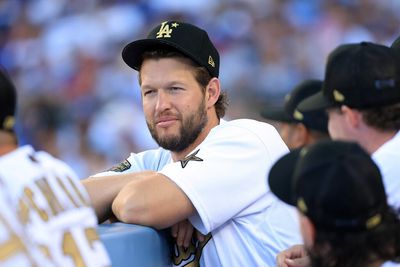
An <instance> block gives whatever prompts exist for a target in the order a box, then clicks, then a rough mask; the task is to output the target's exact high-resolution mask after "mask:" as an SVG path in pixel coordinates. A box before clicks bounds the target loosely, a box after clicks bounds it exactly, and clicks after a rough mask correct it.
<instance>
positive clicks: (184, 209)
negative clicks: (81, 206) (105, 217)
mask: <svg viewBox="0 0 400 267" xmlns="http://www.w3.org/2000/svg"><path fill="white" fill-rule="evenodd" d="M127 176H128V177H130V178H131V181H130V182H129V183H127V184H126V185H125V186H123V188H122V189H121V190H120V191H119V193H118V194H117V196H116V197H115V199H114V200H113V203H112V211H113V212H114V214H115V216H116V217H117V218H118V219H119V220H120V221H122V222H125V223H134V224H141V225H146V226H151V227H155V228H157V229H163V228H167V227H170V226H172V225H174V224H176V223H178V222H180V221H182V220H184V219H186V218H188V217H190V216H191V215H193V214H194V213H195V208H194V206H193V204H192V202H191V201H190V200H189V198H188V197H187V196H186V194H185V193H184V192H183V191H182V190H181V189H180V188H179V187H178V186H177V185H176V184H175V183H174V182H173V181H172V180H170V179H169V178H168V177H166V176H165V175H163V174H160V173H157V172H139V173H130V174H128V175H127Z"/></svg>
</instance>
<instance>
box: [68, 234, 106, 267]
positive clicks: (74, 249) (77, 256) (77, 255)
mask: <svg viewBox="0 0 400 267" xmlns="http://www.w3.org/2000/svg"><path fill="white" fill-rule="evenodd" d="M85 236H86V239H87V241H88V243H89V245H90V247H91V248H93V242H94V241H96V240H99V236H98V235H97V233H96V230H95V229H94V228H86V229H85ZM62 247H63V253H64V255H66V256H69V257H71V258H72V261H73V262H74V266H76V267H85V266H86V264H85V262H84V260H83V257H82V255H81V252H80V251H79V248H78V245H77V244H76V241H75V239H74V237H73V235H72V234H71V232H65V233H64V236H63V241H62Z"/></svg>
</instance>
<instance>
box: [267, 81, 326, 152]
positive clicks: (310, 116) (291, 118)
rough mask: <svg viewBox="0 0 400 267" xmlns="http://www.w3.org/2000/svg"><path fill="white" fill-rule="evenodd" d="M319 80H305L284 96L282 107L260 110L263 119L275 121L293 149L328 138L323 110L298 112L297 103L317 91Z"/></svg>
mask: <svg viewBox="0 0 400 267" xmlns="http://www.w3.org/2000/svg"><path fill="white" fill-rule="evenodd" d="M321 88H322V81H320V80H305V81H303V82H301V83H300V84H298V85H297V86H296V87H295V88H294V89H293V91H292V92H290V93H289V94H287V95H286V96H285V104H284V106H283V107H278V108H277V107H270V106H269V107H266V108H264V109H263V110H262V111H261V116H262V117H263V118H265V119H268V120H272V121H275V124H276V127H277V129H278V131H279V134H280V135H281V137H282V139H283V141H284V142H285V143H286V145H287V146H288V147H289V149H294V148H298V147H302V146H304V145H309V144H312V143H314V142H316V141H319V140H323V139H328V138H329V134H328V116H327V115H326V113H325V111H324V110H317V111H311V112H300V111H299V110H298V109H297V105H298V104H299V103H300V102H301V101H302V100H304V99H305V98H307V97H309V96H311V95H313V94H315V93H317V92H319V91H320V90H321Z"/></svg>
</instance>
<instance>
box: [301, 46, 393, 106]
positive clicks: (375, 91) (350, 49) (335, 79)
mask: <svg viewBox="0 0 400 267" xmlns="http://www.w3.org/2000/svg"><path fill="white" fill-rule="evenodd" d="M399 101H400V59H399V56H398V55H397V53H396V52H395V51H394V50H393V49H391V48H389V47H387V46H384V45H380V44H374V43H370V42H361V43H357V44H344V45H340V46H339V47H337V48H336V49H335V50H333V51H332V52H331V53H330V54H329V57H328V62H327V65H326V69H325V79H324V83H323V86H322V91H321V92H319V93H317V94H315V95H314V96H311V97H309V98H307V99H306V100H304V101H302V102H301V103H300V104H299V110H301V111H302V112H305V111H311V110H318V109H326V108H330V107H335V106H337V107H339V106H341V105H347V106H349V107H351V108H357V109H367V108H373V107H381V106H386V105H390V104H395V103H396V102H399Z"/></svg>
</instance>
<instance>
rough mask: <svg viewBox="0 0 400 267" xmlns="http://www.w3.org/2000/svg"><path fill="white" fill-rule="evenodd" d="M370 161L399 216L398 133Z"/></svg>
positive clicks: (389, 265)
mask: <svg viewBox="0 0 400 267" xmlns="http://www.w3.org/2000/svg"><path fill="white" fill-rule="evenodd" d="M372 159H373V160H374V161H375V163H376V165H378V167H379V169H380V171H381V174H382V180H383V184H384V185H385V191H386V195H387V197H388V203H389V204H390V205H391V206H392V207H393V208H394V209H395V210H397V212H398V213H399V214H400V176H399V175H400V164H399V163H400V131H399V132H397V134H396V135H395V136H394V137H393V138H392V139H390V140H389V141H387V142H386V143H384V144H383V145H382V146H381V147H379V148H378V150H376V151H375V152H374V153H373V154H372ZM384 266H385V267H395V266H396V267H400V264H399V263H397V264H396V263H393V262H387V263H385V265H384Z"/></svg>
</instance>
